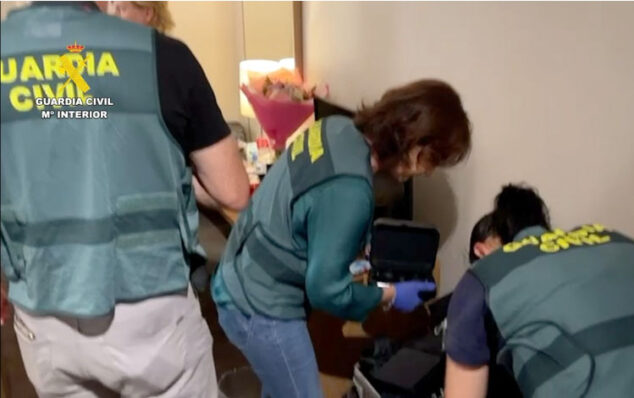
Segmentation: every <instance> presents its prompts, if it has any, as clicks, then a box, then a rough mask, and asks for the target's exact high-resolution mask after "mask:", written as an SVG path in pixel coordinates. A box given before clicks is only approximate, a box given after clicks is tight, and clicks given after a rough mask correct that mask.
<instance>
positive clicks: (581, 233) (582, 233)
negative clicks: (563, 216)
mask: <svg viewBox="0 0 634 398" xmlns="http://www.w3.org/2000/svg"><path fill="white" fill-rule="evenodd" d="M586 236H588V231H586V230H585V229H583V228H581V229H577V230H574V231H570V232H568V237H570V238H573V239H580V238H583V237H586Z"/></svg>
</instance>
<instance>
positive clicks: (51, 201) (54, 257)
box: [1, 5, 199, 316]
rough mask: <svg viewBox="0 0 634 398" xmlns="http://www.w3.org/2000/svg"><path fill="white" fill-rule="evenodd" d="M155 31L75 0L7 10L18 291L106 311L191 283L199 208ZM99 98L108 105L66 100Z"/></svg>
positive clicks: (19, 299) (5, 58)
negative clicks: (172, 119)
mask: <svg viewBox="0 0 634 398" xmlns="http://www.w3.org/2000/svg"><path fill="white" fill-rule="evenodd" d="M154 37H155V36H154V31H153V30H151V29H149V28H146V27H144V26H141V25H138V24H133V23H129V22H126V21H122V20H119V19H118V18H114V17H110V16H107V15H104V14H102V13H100V12H98V11H93V10H83V9H81V8H79V7H75V6H72V5H71V6H65V5H64V6H62V5H56V6H45V5H34V6H31V7H28V8H26V9H23V10H18V11H15V12H13V13H11V14H10V15H9V17H8V19H7V20H6V21H5V22H3V23H2V54H1V55H2V132H1V139H2V142H1V150H2V156H1V174H2V179H1V181H2V192H1V198H2V269H3V272H4V273H5V274H6V275H7V277H8V278H9V279H10V290H9V294H10V299H11V300H12V301H13V302H15V303H17V304H18V305H20V306H23V307H25V308H27V309H30V310H33V311H37V312H43V313H54V314H59V313H65V314H71V315H77V316H97V315H101V314H105V313H108V312H109V311H111V310H112V308H113V306H114V304H115V303H116V302H119V301H137V300H140V299H144V298H148V297H153V296H157V295H163V294H166V293H170V292H175V291H180V290H182V289H185V288H186V287H187V283H188V275H189V268H188V258H189V254H190V253H192V252H194V251H196V250H197V248H199V245H198V242H197V237H196V233H195V232H196V227H197V213H196V209H195V203H194V198H193V189H192V186H191V170H190V169H189V168H187V167H186V163H185V158H184V155H183V153H182V151H181V149H180V147H179V145H178V144H177V142H176V141H175V140H174V138H173V137H172V136H171V135H170V133H169V131H168V130H167V127H166V126H165V124H164V122H163V120H162V116H161V110H160V105H159V96H158V83H157V77H156V65H155V62H156V56H155V46H154ZM80 47H81V48H80ZM79 50H81V51H79ZM69 64H70V65H71V66H70V67H69ZM78 77H79V78H78ZM90 96H92V97H93V99H94V98H108V99H110V101H111V102H112V103H113V104H114V105H101V106H89V105H86V104H85V103H87V102H89V101H91V100H86V98H88V97H90ZM39 97H44V98H50V97H60V98H61V97H64V98H78V97H79V98H84V101H83V105H76V106H61V107H54V106H40V105H41V104H39V103H38V101H39V100H37V98H39ZM93 101H94V100H93ZM95 110H98V111H106V112H107V115H106V118H103V117H102V118H83V117H82V118H65V117H64V116H68V114H61V113H60V114H58V113H57V111H60V112H62V111H95ZM48 111H53V114H52V115H51V114H49V113H44V112H48ZM98 113H99V112H98ZM90 115H91V114H89V116H90ZM80 116H81V115H80ZM93 116H94V115H93ZM192 204H193V205H192Z"/></svg>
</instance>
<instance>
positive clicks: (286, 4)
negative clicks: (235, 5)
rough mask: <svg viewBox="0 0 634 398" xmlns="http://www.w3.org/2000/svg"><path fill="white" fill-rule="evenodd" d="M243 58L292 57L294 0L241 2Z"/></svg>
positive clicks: (274, 58)
mask: <svg viewBox="0 0 634 398" xmlns="http://www.w3.org/2000/svg"><path fill="white" fill-rule="evenodd" d="M242 4H243V6H242V10H243V15H244V36H245V42H244V44H245V57H246V58H250V59H273V60H278V59H282V58H290V57H292V56H293V3H292V2H291V1H267V2H254V1H245V2H243V3H242Z"/></svg>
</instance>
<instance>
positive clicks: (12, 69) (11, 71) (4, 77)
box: [0, 58, 18, 84]
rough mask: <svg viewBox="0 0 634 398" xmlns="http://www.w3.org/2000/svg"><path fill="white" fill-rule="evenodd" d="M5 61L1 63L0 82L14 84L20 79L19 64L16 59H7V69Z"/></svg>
mask: <svg viewBox="0 0 634 398" xmlns="http://www.w3.org/2000/svg"><path fill="white" fill-rule="evenodd" d="M4 62H5V61H4V60H2V62H0V82H2V83H3V84H4V83H13V82H14V81H15V79H17V78H18V63H17V62H16V60H15V58H9V59H7V61H6V62H7V69H8V71H7V70H6V69H5V66H4Z"/></svg>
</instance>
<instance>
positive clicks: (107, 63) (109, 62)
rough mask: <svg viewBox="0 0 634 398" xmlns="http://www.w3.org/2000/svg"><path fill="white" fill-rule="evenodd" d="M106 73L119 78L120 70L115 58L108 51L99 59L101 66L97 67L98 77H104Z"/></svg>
mask: <svg viewBox="0 0 634 398" xmlns="http://www.w3.org/2000/svg"><path fill="white" fill-rule="evenodd" d="M106 73H110V74H111V75H112V76H119V68H118V67H117V63H116V62H115V61H114V57H113V56H112V54H111V53H110V52H108V51H104V52H103V53H102V54H101V57H100V58H99V64H98V65H97V76H104V75H105V74H106Z"/></svg>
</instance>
